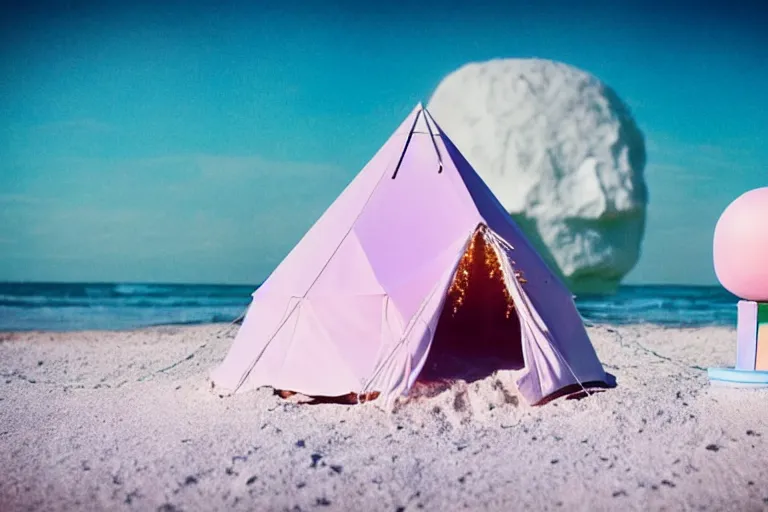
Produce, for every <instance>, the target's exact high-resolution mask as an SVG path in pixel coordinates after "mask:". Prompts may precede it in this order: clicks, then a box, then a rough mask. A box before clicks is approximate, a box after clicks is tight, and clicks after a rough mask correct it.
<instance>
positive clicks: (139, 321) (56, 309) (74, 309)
mask: <svg viewBox="0 0 768 512" xmlns="http://www.w3.org/2000/svg"><path fill="white" fill-rule="evenodd" d="M254 289H255V287H254V286H224V285H163V284H121V283H0V331H27V330H54V331H71V330H84V329H109V330H113V329H118V330H122V329H134V328H139V327H147V326H153V325H169V324H175V325H179V324H187V325H189V324H206V323H218V322H230V321H232V320H233V319H235V318H237V317H238V316H239V315H240V313H242V312H243V310H244V309H245V308H246V307H247V305H248V303H249V300H250V294H251V293H252V292H253V290H254ZM737 300H738V299H737V298H736V297H734V296H733V295H731V294H730V293H728V292H727V291H726V290H724V289H723V288H721V287H714V286H712V287H706V286H623V287H621V288H620V290H619V292H618V293H617V294H616V295H612V296H605V297H596V296H595V297H577V299H576V304H577V306H578V308H579V311H580V312H581V314H582V316H583V317H584V320H585V322H586V323H587V324H636V323H650V324H661V325H668V326H688V327H696V326H705V325H727V326H735V325H736V302H737Z"/></svg>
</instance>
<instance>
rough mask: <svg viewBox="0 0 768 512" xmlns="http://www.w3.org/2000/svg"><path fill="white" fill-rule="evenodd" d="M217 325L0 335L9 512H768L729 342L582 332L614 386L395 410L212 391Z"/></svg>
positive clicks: (0, 503) (685, 334)
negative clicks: (550, 397) (571, 395)
mask: <svg viewBox="0 0 768 512" xmlns="http://www.w3.org/2000/svg"><path fill="white" fill-rule="evenodd" d="M222 329H223V327H222V326H221V325H215V326H200V327H162V328H152V329H144V330H137V331H130V332H95V331H89V332H79V333H10V334H0V340H2V341H1V342H0V374H2V381H0V390H1V391H0V467H2V473H1V476H0V510H3V511H5V512H12V511H17V510H46V511H58V510H165V511H171V510H187V511H189V510H206V511H210V510H257V511H272V510H275V511H281V510H296V511H298V510H304V511H307V510H329V511H331V510H350V511H362V510H365V511H368V510H370V511H373V510H382V511H391V512H395V511H413V510H426V511H430V510H435V511H447V510H499V511H502V510H504V511H507V510H558V509H562V510H616V509H621V510H739V511H750V510H768V392H766V391H756V390H734V389H727V388H713V387H711V386H710V384H709V382H708V380H707V376H706V372H705V371H703V368H706V367H707V366H712V365H732V364H733V360H734V357H735V331H734V330H732V329H727V328H697V329H672V328H669V329H667V328H661V327H649V326H632V327H606V326H599V327H590V328H589V333H590V335H591V337H592V340H593V343H594V345H595V348H596V350H597V352H598V355H599V356H600V359H601V361H602V362H603V363H604V365H605V367H606V369H607V371H609V372H610V373H611V374H613V375H615V377H616V379H617V384H618V385H617V387H616V388H614V389H610V390H607V391H604V392H600V393H596V394H594V395H592V396H590V397H588V398H585V399H581V400H566V399H559V400H556V401H554V402H551V403H549V404H547V405H545V406H542V407H529V406H526V405H524V402H522V401H521V400H519V399H518V398H517V397H516V395H515V387H514V384H513V382H512V379H511V377H510V376H509V375H505V374H504V373H501V374H497V375H495V376H491V377H489V378H487V379H485V380H483V381H479V382H475V383H471V384H469V385H467V384H466V383H462V382H458V383H456V384H455V385H453V387H451V388H450V389H448V390H446V391H444V392H442V393H441V394H439V395H437V396H434V397H431V398H426V397H421V398H416V399H411V400H408V401H406V402H405V403H403V404H401V405H399V406H398V407H397V408H396V410H395V411H394V413H392V414H387V413H385V412H383V411H381V410H380V409H379V408H377V407H376V406H375V405H374V404H371V403H368V404H364V405H355V406H344V405H325V404H323V405H298V404H295V403H291V402H290V401H286V400H283V399H281V398H278V397H276V396H274V394H273V393H272V392H271V391H270V390H266V389H264V390H259V391H256V392H253V393H248V394H243V395H238V396H236V397H228V398H220V397H219V396H217V395H216V394H214V393H213V392H212V391H211V390H210V387H209V383H208V381H207V374H208V371H209V370H210V369H211V368H212V367H214V366H215V365H216V364H218V363H219V361H221V359H222V358H223V357H224V355H225V353H226V351H227V349H228V348H229V346H230V343H231V338H230V337H228V336H227V335H225V334H222Z"/></svg>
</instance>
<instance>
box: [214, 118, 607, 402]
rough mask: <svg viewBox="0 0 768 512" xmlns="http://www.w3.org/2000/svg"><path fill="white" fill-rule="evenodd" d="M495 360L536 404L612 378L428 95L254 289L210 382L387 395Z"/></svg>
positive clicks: (234, 388) (226, 387)
mask: <svg viewBox="0 0 768 512" xmlns="http://www.w3.org/2000/svg"><path fill="white" fill-rule="evenodd" d="M489 361H490V362H491V364H492V365H493V368H492V370H493V369H502V368H503V369H509V370H515V371H517V372H518V374H517V375H518V379H517V384H518V387H519V391H520V394H521V395H522V396H523V397H524V398H525V399H526V400H527V401H528V402H529V403H531V404H537V403H540V402H542V401H544V400H545V399H547V398H549V397H552V396H553V395H557V394H559V393H562V392H563V391H564V390H566V389H572V388H574V386H579V387H583V386H586V385H587V384H588V383H589V384H604V383H607V379H606V374H605V372H604V370H603V367H602V365H601V364H600V361H599V360H598V357H597V354H596V353H595V350H594V348H593V347H592V344H591V342H590V339H589V337H588V335H587V333H586V330H585V328H584V325H583V323H582V320H581V317H580V316H579V313H578V311H577V310H576V307H575V304H574V302H573V297H572V295H571V294H570V292H569V291H568V289H567V288H566V287H565V286H564V285H563V284H562V282H561V281H560V280H559V279H558V278H557V277H556V276H555V275H554V274H553V273H552V272H551V271H550V270H549V268H548V267H547V265H546V264H545V263H544V261H543V260H542V258H541V257H540V256H539V255H538V254H537V253H536V251H535V250H534V249H533V248H532V246H531V245H530V244H529V242H528V241H527V240H526V238H525V236H524V235H523V233H522V232H521V231H520V229H519V228H518V226H517V225H516V224H515V222H514V221H513V220H512V218H511V217H510V215H509V214H508V213H507V212H506V211H505V210H504V208H503V207H502V205H501V204H500V203H499V201H498V200H497V199H496V197H495V196H494V195H493V193H492V192H491V191H490V189H489V188H488V187H487V186H486V184H485V183H484V182H483V181H482V179H481V178H480V177H479V176H478V174H477V173H476V172H475V171H474V170H473V169H472V167H471V166H470V164H469V163H468V162H467V160H465V159H464V157H463V156H462V155H461V153H460V152H459V150H458V149H457V148H456V146H455V145H454V144H453V143H452V142H451V140H450V139H449V138H448V137H447V136H446V135H445V133H444V132H443V131H442V130H441V129H440V127H439V126H438V125H437V123H435V121H434V119H433V118H432V116H431V115H430V114H429V112H428V111H427V110H426V109H424V108H423V107H422V106H421V105H419V106H417V107H416V109H414V111H413V112H412V113H411V114H410V115H409V116H408V118H407V119H406V120H405V121H404V122H403V123H402V124H401V125H400V127H399V128H398V129H397V130H396V131H395V133H394V134H393V135H392V136H391V137H390V138H389V140H388V141H387V142H386V143H385V144H384V146H383V147H382V148H381V149H380V150H379V151H378V152H377V153H376V155H375V156H374V157H373V158H372V159H371V160H370V162H368V164H367V165H366V166H365V167H364V168H363V170H362V171H361V172H360V173H359V174H358V175H357V176H356V177H355V179H354V180H353V181H352V182H351V183H350V184H349V185H348V186H347V188H346V189H345V190H344V191H343V192H342V194H341V195H340V196H339V197H338V198H337V199H336V201H335V202H334V203H333V204H332V205H331V206H330V207H329V208H328V210H327V211H326V212H325V213H324V214H323V215H322V217H321V218H320V219H319V220H318V221H317V222H316V223H315V225H314V226H313V227H312V228H311V229H310V230H309V231H308V232H307V233H306V234H305V235H304V237H303V238H302V239H301V240H300V241H299V243H298V244H297V245H296V246H295V247H294V248H293V250H292V251H291V252H290V253H289V254H288V255H287V256H286V258H285V259H284V260H283V261H282V262H281V263H280V265H279V266H278V267H277V268H276V269H275V270H274V272H273V273H272V274H271V275H270V276H269V278H268V279H267V280H266V281H265V282H264V284H263V285H262V286H261V287H259V288H258V289H257V290H256V291H255V292H254V293H253V297H252V301H251V304H250V306H249V308H248V310H247V313H246V315H245V318H244V320H243V324H242V326H240V329H239V331H238V333H237V336H236V338H235V340H234V342H233V345H232V347H231V349H230V351H229V353H228V354H227V356H226V358H225V359H224V361H223V362H222V364H221V365H220V366H219V367H217V368H216V369H215V370H214V371H213V372H212V374H211V380H212V385H213V387H214V388H215V389H216V391H217V392H218V393H220V394H232V393H235V392H244V391H247V390H252V389H255V388H258V387H262V386H270V387H272V388H274V389H277V390H288V391H292V392H298V393H302V394H304V395H307V396H310V397H340V396H344V395H350V394H354V395H355V396H358V397H360V396H377V395H381V396H382V397H383V398H385V399H387V401H389V399H391V398H393V397H397V396H399V395H402V394H404V393H407V391H408V390H409V389H410V388H411V387H412V386H413V385H414V383H415V382H416V381H417V380H422V379H430V378H442V377H450V371H449V370H450V369H451V368H455V367H456V365H457V364H458V365H460V366H461V365H464V366H467V365H473V364H476V365H477V367H478V368H479V367H480V366H482V364H488V362H489ZM489 373H490V372H489ZM486 375H487V374H486Z"/></svg>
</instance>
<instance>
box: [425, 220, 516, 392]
mask: <svg viewBox="0 0 768 512" xmlns="http://www.w3.org/2000/svg"><path fill="white" fill-rule="evenodd" d="M502 272H503V271H502V269H501V265H500V264H499V261H498V256H497V253H496V251H494V250H493V248H492V247H491V246H490V244H489V243H488V242H487V241H486V240H485V237H484V236H483V233H482V230H478V231H476V232H475V234H474V236H473V238H472V240H471V241H470V244H469V245H468V247H467V250H466V252H465V253H464V255H463V257H462V259H461V262H460V263H459V266H458V269H457V271H456V274H455V276H454V278H453V282H452V284H451V287H450V289H449V292H448V295H447V297H446V300H445V305H444V306H443V311H442V313H441V315H440V318H439V320H438V323H437V329H436V331H435V336H434V339H433V341H432V347H431V349H430V353H429V356H428V357H427V361H426V364H425V365H424V368H423V370H422V371H421V374H420V375H419V380H420V381H422V382H424V381H427V382H428V381H435V380H444V379H465V380H467V381H474V380H478V379H482V378H485V377H487V376H488V375H490V374H492V373H493V372H494V371H496V370H500V369H505V370H518V369H521V368H523V366H524V360H523V349H522V342H521V335H520V320H519V318H518V316H517V311H516V308H515V304H514V303H513V301H512V298H511V297H510V295H509V293H508V291H507V288H506V285H505V283H504V276H503V274H502ZM513 279H514V277H513Z"/></svg>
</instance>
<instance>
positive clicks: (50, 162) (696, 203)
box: [0, 0, 768, 284]
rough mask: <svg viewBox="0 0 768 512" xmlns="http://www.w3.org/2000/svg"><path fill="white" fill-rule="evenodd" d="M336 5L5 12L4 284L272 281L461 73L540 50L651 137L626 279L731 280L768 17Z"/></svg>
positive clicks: (659, 10) (761, 125)
mask: <svg viewBox="0 0 768 512" xmlns="http://www.w3.org/2000/svg"><path fill="white" fill-rule="evenodd" d="M319 4H320V3H319V2H317V3H311V2H305V3H299V2H282V3H280V6H278V5H277V3H275V5H270V6H269V8H266V7H262V6H258V7H254V6H253V4H251V5H250V6H249V5H248V4H247V3H244V2H218V3H214V2H208V3H203V2H163V3H162V7H158V6H154V7H153V6H151V5H150V4H142V3H132V4H131V5H130V6H127V5H122V4H120V3H116V2H112V3H110V2H102V3H99V4H90V3H87V2H77V1H70V2H57V3H48V4H46V5H43V4H38V5H37V6H33V7H29V6H25V7H22V6H21V5H22V4H19V6H16V7H6V8H5V9H6V10H5V13H4V16H0V18H2V21H0V23H1V24H2V25H1V26H0V45H1V46H0V119H2V120H3V121H2V123H0V280H40V281H42V280H55V281H115V280H117V281H166V282H227V283H257V282H260V281H262V280H263V279H264V278H265V277H266V276H267V274H268V273H269V271H270V270H271V269H272V268H273V267H274V266H275V265H276V264H277V263H278V262H279V260H280V259H281V258H282V256H284V255H285V254H286V253H287V251H288V250H289V249H290V248H291V247H292V245H293V244H294V243H295V242H296V241H297V240H298V239H299V237H300V236H301V235H302V234H303V232H304V231H305V230H306V229H307V228H308V227H309V226H310V225H311V224H312V222H314V220H315V219H316V218H317V217H318V216H319V215H320V214H321V213H322V211H323V210H324V208H325V207H327V206H328V204H330V202H331V201H332V200H333V199H334V197H335V196H336V195H337V194H338V192H339V191H340V190H341V189H342V188H343V187H344V186H345V185H346V183H347V182H348V181H349V180H350V179H352V177H353V176H354V174H355V173H356V172H357V171H359V169H360V168H361V167H362V166H363V165H364V164H365V162H366V161H367V160H368V159H369V158H370V157H371V156H372V155H373V153H374V152H375V151H376V150H377V149H378V148H379V146H380V145H381V144H382V143H383V142H384V141H385V140H386V138H387V137H388V136H389V134H390V133H391V132H392V131H393V130H394V128H395V127H397V125H398V124H399V123H400V121H401V120H402V118H403V117H404V116H405V115H406V114H407V113H408V112H409V111H410V110H411V109H412V108H413V106H414V105H415V104H416V103H417V102H418V101H425V102H426V100H428V98H429V96H430V94H431V92H432V91H433V90H434V88H435V86H436V85H437V84H438V82H439V81H440V80H441V79H442V78H443V77H444V76H445V75H446V74H447V73H449V72H451V71H453V70H454V69H456V68H457V67H459V66H461V65H463V64H465V63H467V62H470V61H475V60H485V59H489V58H495V57H541V58H549V59H554V60H559V61H562V62H566V63H568V64H571V65H574V66H577V67H580V68H582V69H584V70H586V71H588V72H591V73H593V74H595V75H596V76H598V77H599V78H601V79H603V80H604V81H605V82H606V83H608V84H609V85H611V86H612V87H613V88H614V89H615V90H616V91H617V92H618V94H619V95H620V96H621V97H622V98H623V99H624V100H625V101H626V102H627V103H628V104H629V106H630V107H631V109H632V110H633V112H634V114H635V117H636V119H637V121H638V123H639V125H640V127H641V129H642V130H643V132H644V133H645V135H646V138H647V146H648V166H647V169H646V176H647V182H648V186H649V192H650V204H649V212H648V225H647V233H646V238H645V242H644V248H643V255H642V257H641V261H640V263H639V264H638V266H637V268H636V269H635V270H634V271H633V272H632V273H631V274H630V275H629V276H628V279H627V282H631V283H692V284H713V283H715V282H716V281H715V277H714V272H713V270H712V264H711V240H712V233H713V229H714V225H715V222H716V221H717V218H718V216H719V214H720V213H721V212H722V210H723V209H724V208H725V207H726V206H727V204H728V203H729V202H730V201H731V200H732V199H734V198H735V197H737V196H738V195H739V194H741V193H742V192H744V191H746V190H748V189H750V188H755V187H758V186H766V185H768V145H767V144H765V133H766V127H768V100H766V96H765V93H764V84H765V83H768V36H765V35H762V34H761V27H760V24H759V22H760V19H764V15H765V13H763V12H760V13H755V12H748V11H746V10H744V11H737V10H734V8H733V7H729V8H726V7H727V5H726V4H721V5H719V6H718V5H715V4H705V5H704V6H699V7H696V8H692V9H690V10H686V9H685V8H683V7H674V8H673V9H674V10H668V9H669V7H668V6H664V5H661V4H659V5H654V4H649V3H647V2H646V3H643V4H637V6H634V4H629V3H628V4H624V6H623V7H621V6H620V5H621V4H620V3H618V2H616V3H610V4H609V3H603V4H601V3H596V2H588V3H579V4H580V5H579V7H573V6H571V7H568V6H567V3H565V2H559V3H556V2H528V4H529V5H524V4H522V3H519V4H518V3H515V2H506V3H504V6H503V7H502V6H499V5H497V4H495V3H490V2H485V3H483V2H470V3H467V2H463V3H461V4H459V3H456V4H455V5H454V4H452V3H451V2H450V1H444V2H433V1H427V0H425V1H422V2H419V3H418V5H417V6H414V7H408V8H405V7H400V6H395V5H394V4H393V3H382V4H371V5H369V6H368V7H365V8H364V9H362V8H360V7H355V6H356V4H355V3H352V2H348V3H346V4H345V3H343V2H333V1H331V2H325V3H322V4H323V6H322V8H320V7H319ZM534 4H535V5H534ZM357 5H359V4H357Z"/></svg>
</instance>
